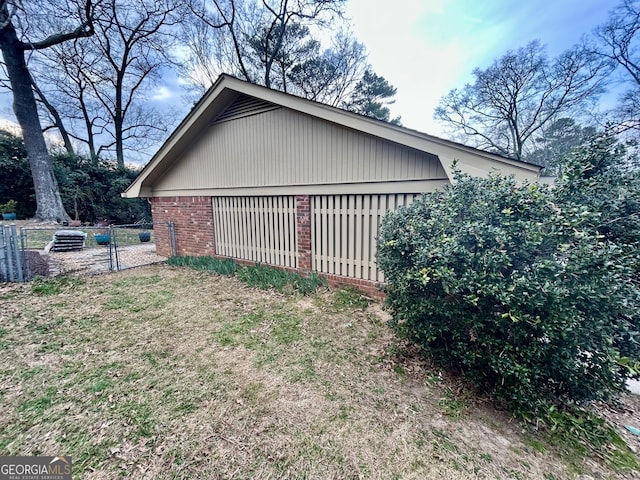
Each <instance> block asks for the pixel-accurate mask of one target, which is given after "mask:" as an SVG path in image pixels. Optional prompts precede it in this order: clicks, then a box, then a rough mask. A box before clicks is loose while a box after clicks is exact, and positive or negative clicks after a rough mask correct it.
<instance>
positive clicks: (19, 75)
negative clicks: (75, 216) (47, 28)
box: [0, 19, 69, 222]
mask: <svg viewBox="0 0 640 480" xmlns="http://www.w3.org/2000/svg"><path fill="white" fill-rule="evenodd" d="M6 22H7V23H6V24H5V27H4V28H2V29H0V50H1V51H2V56H3V58H4V61H5V65H6V68H7V74H8V76H9V81H10V83H11V89H12V91H13V111H14V113H15V114H16V118H17V119H18V123H19V124H20V127H21V128H22V135H23V138H24V145H25V148H26V150H27V157H28V159H29V165H30V167H31V176H32V177H33V185H34V187H35V192H36V203H37V205H38V208H37V210H36V219H38V220H44V221H55V222H62V221H68V220H69V215H68V214H67V212H66V211H65V209H64V206H63V205H62V199H61V198H60V191H59V190H58V182H57V180H56V177H55V175H54V173H53V163H52V161H51V157H50V156H49V152H47V145H46V143H45V141H44V134H43V133H42V126H41V125H40V118H39V117H38V108H37V106H36V99H35V96H34V94H33V88H32V85H31V76H30V75H29V70H28V69H27V64H26V62H25V58H24V49H23V47H22V44H21V42H20V41H19V40H18V37H17V35H16V31H15V28H14V27H13V25H12V24H11V22H10V20H8V19H7V20H6Z"/></svg>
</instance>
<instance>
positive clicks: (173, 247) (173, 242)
mask: <svg viewBox="0 0 640 480" xmlns="http://www.w3.org/2000/svg"><path fill="white" fill-rule="evenodd" d="M169 242H170V243H171V256H172V257H175V256H176V255H177V254H178V248H177V246H176V225H175V223H173V222H169Z"/></svg>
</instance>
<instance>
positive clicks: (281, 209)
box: [213, 196, 297, 268]
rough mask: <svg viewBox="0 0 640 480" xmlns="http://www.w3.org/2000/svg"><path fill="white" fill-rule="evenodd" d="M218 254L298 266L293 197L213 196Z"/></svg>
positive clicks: (271, 263) (286, 265)
mask: <svg viewBox="0 0 640 480" xmlns="http://www.w3.org/2000/svg"><path fill="white" fill-rule="evenodd" d="M213 220H214V230H215V238H216V251H217V253H218V254H219V255H224V256H228V257H235V258H242V259H245V260H251V261H254V262H261V263H268V264H270V265H279V266H284V267H293V268H296V267H297V255H296V253H297V252H296V207H295V197H294V196H268V197H214V198H213Z"/></svg>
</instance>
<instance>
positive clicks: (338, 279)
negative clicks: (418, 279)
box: [151, 195, 383, 298]
mask: <svg viewBox="0 0 640 480" xmlns="http://www.w3.org/2000/svg"><path fill="white" fill-rule="evenodd" d="M151 213H152V215H153V221H154V222H174V224H175V232H176V247H177V254H178V255H193V256H212V257H213V256H217V255H216V248H215V236H214V231H213V202H212V201H211V197H154V198H152V199H151ZM296 235H297V239H298V245H297V247H298V248H297V251H298V271H300V272H301V273H307V272H310V271H311V268H312V263H311V204H310V199H309V196H308V195H296ZM154 237H155V241H156V248H157V251H158V254H159V255H162V256H165V257H168V256H170V255H171V243H170V239H169V229H168V228H163V227H161V226H158V227H157V228H155V229H154ZM234 260H236V261H237V262H238V263H241V264H245V265H252V264H254V262H251V261H248V260H238V259H234ZM276 268H283V269H284V270H293V269H291V268H286V267H276ZM320 275H322V276H323V277H325V278H326V279H327V281H328V283H329V285H331V286H332V287H339V286H341V285H352V286H354V287H357V288H359V289H360V290H362V291H363V292H364V293H365V294H366V295H368V296H370V297H374V298H382V297H383V294H382V292H381V290H380V285H379V284H378V283H376V282H372V281H369V280H359V279H357V278H350V277H344V276H341V275H329V274H326V275H325V274H320Z"/></svg>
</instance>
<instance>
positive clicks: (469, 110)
mask: <svg viewBox="0 0 640 480" xmlns="http://www.w3.org/2000/svg"><path fill="white" fill-rule="evenodd" d="M608 70H609V63H608V62H607V61H606V59H603V58H602V57H600V56H598V55H595V54H594V53H593V52H590V51H589V50H588V49H586V48H583V47H575V48H573V49H571V50H568V51H566V52H564V53H563V54H561V55H560V56H558V57H557V58H555V59H551V60H550V59H549V58H548V57H547V54H546V51H545V48H544V47H543V46H542V45H541V44H540V42H539V41H533V42H531V43H529V44H528V45H527V46H525V47H523V48H519V49H517V50H510V51H508V52H507V53H506V54H504V55H503V56H502V57H500V58H499V59H497V60H495V61H494V62H493V64H491V65H490V66H489V67H487V68H486V69H484V70H482V69H479V68H476V69H475V70H474V71H473V75H474V77H475V80H474V82H473V83H472V84H467V85H465V86H464V87H463V88H461V89H453V90H451V91H450V92H449V93H448V94H447V95H446V96H444V97H443V98H442V99H441V100H440V105H439V106H438V107H437V108H436V111H435V114H434V117H435V118H436V119H438V120H440V121H442V122H443V123H444V124H445V125H446V126H448V127H449V128H450V129H451V131H452V133H454V135H456V136H457V138H461V137H462V138H461V140H462V141H468V142H469V143H472V144H473V145H474V146H476V147H478V148H483V149H487V150H490V151H494V152H496V153H499V154H501V155H504V156H508V157H511V158H515V159H518V160H521V159H523V157H524V155H525V154H526V150H527V147H528V146H529V145H530V144H531V142H532V141H533V140H534V139H535V138H536V136H537V135H540V134H541V133H542V129H543V128H544V126H545V125H548V124H550V123H551V122H553V121H554V120H555V119H557V118H559V116H561V115H566V114H567V113H568V112H571V111H573V110H575V109H576V108H578V107H581V106H584V105H585V104H586V103H587V102H589V101H592V100H595V99H597V97H598V95H599V94H600V93H601V92H602V91H603V84H604V79H605V76H604V74H605V73H606V72H607V71H608Z"/></svg>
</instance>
